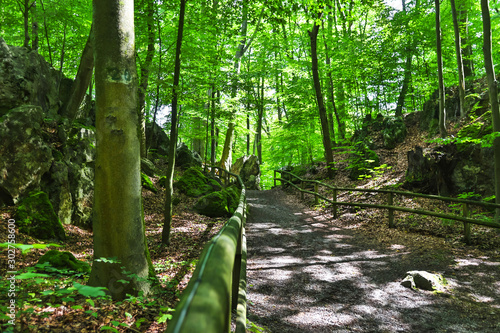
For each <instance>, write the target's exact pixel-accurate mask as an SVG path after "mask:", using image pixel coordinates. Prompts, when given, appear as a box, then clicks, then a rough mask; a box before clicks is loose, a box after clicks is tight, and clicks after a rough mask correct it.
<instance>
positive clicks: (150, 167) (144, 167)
mask: <svg viewBox="0 0 500 333" xmlns="http://www.w3.org/2000/svg"><path fill="white" fill-rule="evenodd" d="M141 171H142V172H144V173H145V174H146V175H148V176H149V177H153V176H154V175H155V174H157V171H156V167H155V165H154V164H153V162H151V161H150V160H148V159H147V158H141Z"/></svg>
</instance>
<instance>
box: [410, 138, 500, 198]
mask: <svg viewBox="0 0 500 333" xmlns="http://www.w3.org/2000/svg"><path fill="white" fill-rule="evenodd" d="M492 161H493V148H484V147H481V146H480V145H472V144H471V145H466V146H463V147H461V149H458V148H457V145H456V144H448V145H443V146H438V147H436V148H433V149H422V148H421V147H418V146H417V147H415V149H414V150H411V151H409V152H408V170H407V172H406V181H405V184H404V186H403V187H404V188H406V189H409V190H413V191H417V192H421V193H430V194H439V195H443V196H449V195H457V194H460V193H464V192H474V193H476V194H480V195H482V196H491V195H493V194H494V193H495V188H494V186H493V183H492V181H491V180H492V179H494V169H493V163H492Z"/></svg>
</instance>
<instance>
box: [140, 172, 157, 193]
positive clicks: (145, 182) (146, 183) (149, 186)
mask: <svg viewBox="0 0 500 333" xmlns="http://www.w3.org/2000/svg"><path fill="white" fill-rule="evenodd" d="M141 185H142V187H143V188H145V189H146V190H150V191H151V192H153V193H156V192H158V190H157V189H156V188H155V186H154V185H153V182H152V181H151V179H150V178H149V177H148V176H147V175H146V174H145V173H144V172H141Z"/></svg>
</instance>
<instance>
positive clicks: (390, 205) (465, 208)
mask: <svg viewBox="0 0 500 333" xmlns="http://www.w3.org/2000/svg"><path fill="white" fill-rule="evenodd" d="M277 173H281V175H282V176H283V174H285V175H289V176H290V177H291V178H290V179H297V180H298V181H299V182H300V184H301V186H300V187H299V186H297V185H296V184H294V183H293V182H292V181H291V180H290V179H284V178H283V177H281V178H278V177H276V174H277ZM277 180H279V181H280V182H281V183H282V184H283V182H285V183H287V184H289V185H290V186H292V187H294V188H296V189H297V190H299V191H300V192H301V198H302V199H304V193H309V194H312V195H314V200H315V203H316V204H318V203H319V199H323V200H325V201H327V202H329V203H330V204H332V209H333V216H334V217H335V218H336V217H337V207H338V206H339V205H345V206H357V207H366V208H381V209H387V210H388V212H389V214H388V219H389V227H391V228H393V227H394V226H395V225H394V211H400V212H407V213H414V214H420V215H427V216H435V217H439V218H443V219H449V220H454V221H460V222H463V223H464V237H465V241H466V243H467V244H469V243H470V237H471V235H470V225H471V224H477V225H483V226H486V227H490V228H500V223H498V222H494V221H490V220H482V219H474V218H470V206H479V207H484V208H493V209H498V208H500V205H498V204H494V203H489V202H484V201H472V200H464V199H458V198H448V197H441V196H437V195H428V194H421V193H413V192H403V191H396V190H390V189H383V190H376V189H361V188H350V187H337V186H332V185H329V184H325V183H321V182H319V181H316V180H306V179H302V178H300V177H299V176H297V175H294V174H293V173H291V172H288V171H284V170H274V186H276V181H277ZM307 183H310V184H313V185H314V192H313V191H309V190H306V189H305V184H307ZM319 186H324V187H326V188H328V189H330V190H332V198H331V199H330V198H327V197H325V196H323V195H321V194H320V193H318V189H319ZM338 191H353V192H367V193H384V194H386V195H387V205H378V204H368V203H358V202H343V201H337V196H338ZM394 195H401V196H406V197H414V198H415V197H420V198H427V199H434V200H441V201H445V202H453V203H459V204H462V216H458V215H453V214H446V213H441V212H433V211H428V210H420V209H413V208H408V207H402V206H397V205H394Z"/></svg>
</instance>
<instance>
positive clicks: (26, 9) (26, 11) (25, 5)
mask: <svg viewBox="0 0 500 333" xmlns="http://www.w3.org/2000/svg"><path fill="white" fill-rule="evenodd" d="M18 3H19V8H20V9H21V12H22V13H23V20H24V21H23V22H24V43H23V46H24V47H26V48H29V46H30V30H29V21H30V7H31V5H30V0H24V2H22V3H21V2H20V1H19V0H18Z"/></svg>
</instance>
